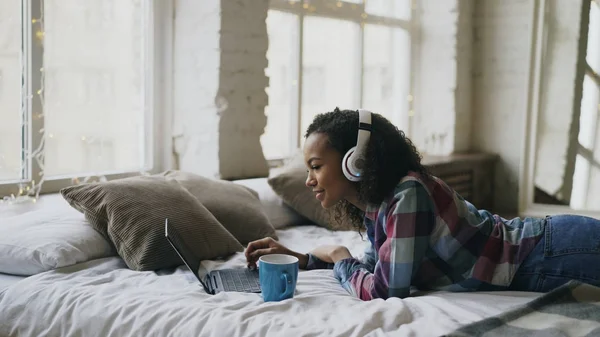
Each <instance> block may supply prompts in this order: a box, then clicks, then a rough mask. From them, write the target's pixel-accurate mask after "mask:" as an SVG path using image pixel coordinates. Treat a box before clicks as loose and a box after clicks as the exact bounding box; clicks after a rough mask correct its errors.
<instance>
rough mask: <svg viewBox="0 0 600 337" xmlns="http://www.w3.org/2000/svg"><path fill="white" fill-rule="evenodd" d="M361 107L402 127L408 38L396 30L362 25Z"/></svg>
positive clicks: (408, 55) (404, 114) (407, 75)
mask: <svg viewBox="0 0 600 337" xmlns="http://www.w3.org/2000/svg"><path fill="white" fill-rule="evenodd" d="M364 41H365V42H364V48H365V51H364V70H363V71H364V75H363V104H362V107H363V108H365V109H369V110H371V111H373V112H376V113H379V114H381V115H383V116H385V117H387V118H388V119H389V120H390V121H391V122H392V123H394V124H396V126H398V127H399V128H404V127H405V126H406V123H407V116H408V99H407V97H408V95H409V86H410V75H409V71H410V69H409V68H410V36H409V34H408V32H407V31H405V30H403V29H400V28H390V27H385V26H378V25H365V37H364Z"/></svg>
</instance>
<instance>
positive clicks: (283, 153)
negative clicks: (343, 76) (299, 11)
mask: <svg viewBox="0 0 600 337" xmlns="http://www.w3.org/2000/svg"><path fill="white" fill-rule="evenodd" d="M267 30H268V33H269V49H268V50H267V59H268V61H269V66H268V67H267V69H266V70H265V73H266V74H267V77H269V87H268V88H267V89H266V91H267V95H268V96H269V104H268V105H267V107H266V108H265V115H266V116H267V126H266V128H265V133H264V134H263V135H262V136H261V139H260V141H261V145H262V148H263V152H264V155H265V157H266V158H267V159H275V158H284V157H287V156H288V155H289V154H290V153H291V150H292V149H293V148H294V147H295V145H296V138H295V137H294V136H293V135H294V134H295V132H294V131H295V130H293V129H294V128H295V126H296V125H297V123H296V120H297V117H296V116H297V115H298V76H297V73H298V71H297V68H298V67H297V66H296V65H297V64H298V46H299V44H298V17H297V16H296V15H294V14H288V13H283V12H278V11H269V13H268V16H267Z"/></svg>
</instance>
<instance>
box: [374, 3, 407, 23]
mask: <svg viewBox="0 0 600 337" xmlns="http://www.w3.org/2000/svg"><path fill="white" fill-rule="evenodd" d="M365 11H366V12H367V14H373V15H379V16H387V17H392V18H395V19H403V20H410V17H411V0H365Z"/></svg>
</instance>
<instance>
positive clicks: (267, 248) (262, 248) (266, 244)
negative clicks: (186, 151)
mask: <svg viewBox="0 0 600 337" xmlns="http://www.w3.org/2000/svg"><path fill="white" fill-rule="evenodd" d="M244 253H245V255H246V261H247V264H248V268H256V262H257V261H258V259H259V258H260V257H261V256H263V255H268V254H286V255H292V256H295V257H297V258H298V260H299V267H300V269H305V268H306V264H307V263H308V258H307V256H306V255H305V254H300V253H296V252H294V251H292V250H290V249H288V248H286V247H285V246H284V245H282V244H280V243H279V242H277V241H275V240H273V239H272V238H269V237H267V238H264V239H260V240H256V241H252V242H250V243H249V244H248V246H247V247H246V251H245V252H244Z"/></svg>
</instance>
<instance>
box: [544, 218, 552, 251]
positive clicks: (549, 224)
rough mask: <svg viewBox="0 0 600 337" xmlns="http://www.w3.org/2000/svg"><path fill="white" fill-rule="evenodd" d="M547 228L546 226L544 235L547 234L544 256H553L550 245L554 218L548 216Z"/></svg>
mask: <svg viewBox="0 0 600 337" xmlns="http://www.w3.org/2000/svg"><path fill="white" fill-rule="evenodd" d="M545 227H546V228H544V236H545V239H546V240H545V241H546V242H544V256H551V255H550V247H552V218H551V217H548V218H546V226H545Z"/></svg>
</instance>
